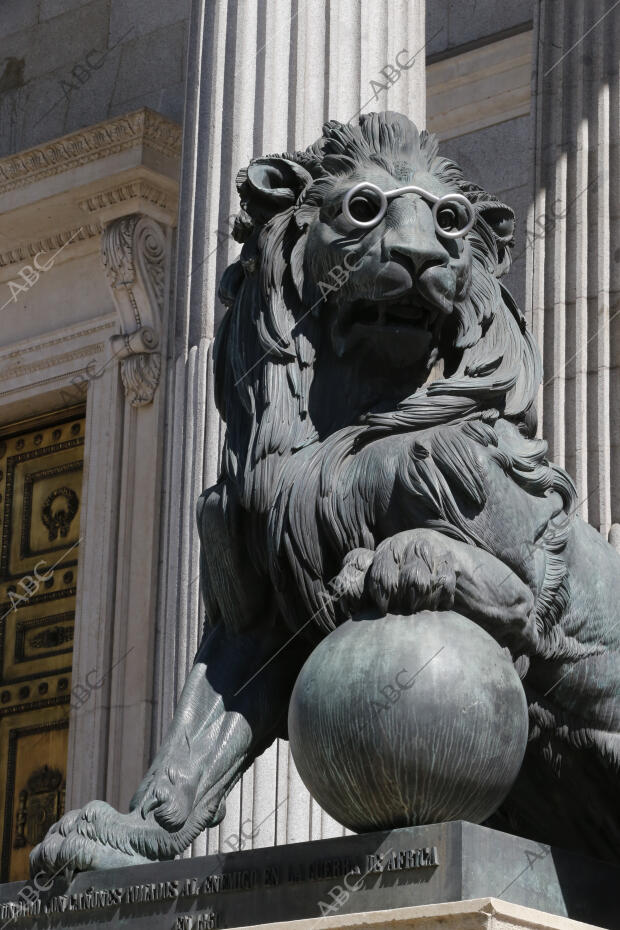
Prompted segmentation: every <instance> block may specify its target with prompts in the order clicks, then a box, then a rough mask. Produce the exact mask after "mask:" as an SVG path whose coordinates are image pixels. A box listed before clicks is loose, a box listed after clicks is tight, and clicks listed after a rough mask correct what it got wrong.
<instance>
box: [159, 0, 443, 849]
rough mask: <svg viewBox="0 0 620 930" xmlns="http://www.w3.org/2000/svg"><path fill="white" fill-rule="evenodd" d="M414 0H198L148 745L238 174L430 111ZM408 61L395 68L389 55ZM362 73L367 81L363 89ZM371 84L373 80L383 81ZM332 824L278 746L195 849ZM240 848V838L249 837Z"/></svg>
mask: <svg viewBox="0 0 620 930" xmlns="http://www.w3.org/2000/svg"><path fill="white" fill-rule="evenodd" d="M424 45H425V39H424V2H423V0H312V2H310V0H259V2H257V3H254V2H251V0H212V2H207V0H193V3H192V15H191V22H190V39H189V58H188V77H187V97H186V109H185V124H184V134H185V135H184V150H183V169H182V179H181V211H180V226H179V241H178V264H177V282H176V319H175V322H174V333H173V334H172V339H171V341H170V346H171V356H170V357H169V359H168V370H169V380H168V388H167V390H168V400H167V404H168V407H167V416H168V426H167V463H166V468H165V472H164V489H165V497H164V526H163V552H162V555H163V557H162V568H161V575H162V587H161V592H160V604H159V630H158V637H159V641H158V644H157V654H158V656H159V665H158V669H157V674H156V701H157V704H158V709H157V714H156V720H155V728H154V734H153V743H154V745H153V748H155V747H156V745H157V744H158V743H159V742H160V740H161V738H162V736H163V733H164V731H165V729H166V727H167V725H168V722H169V720H170V717H171V715H172V712H173V709H174V705H175V702H176V700H177V698H178V695H179V693H180V689H181V687H182V685H183V681H184V679H185V676H186V673H187V669H188V666H189V664H190V663H191V661H192V658H193V656H194V652H195V650H196V646H197V644H198V641H199V638H200V629H201V613H202V611H201V609H200V607H199V584H198V537H197V533H196V528H195V520H194V506H195V502H196V499H197V497H198V495H199V494H200V492H201V491H202V489H203V488H204V487H206V486H207V485H209V484H211V483H213V482H214V480H215V479H216V475H217V469H218V457H219V450H220V438H221V425H220V422H219V418H218V416H217V413H216V411H215V409H214V406H213V389H212V367H211V356H210V349H211V344H212V340H213V336H214V333H215V331H216V327H217V324H218V322H219V320H220V318H221V314H222V307H221V306H220V305H219V304H218V302H217V299H216V291H217V282H218V280H219V278H220V275H221V273H222V271H223V270H224V268H225V267H226V265H227V264H228V263H229V261H230V260H231V259H232V258H233V257H234V255H235V254H237V252H238V245H237V244H236V243H235V242H234V241H233V240H232V239H231V238H230V235H229V233H230V228H231V222H230V219H229V218H230V216H231V214H234V213H236V211H237V209H238V199H237V193H236V190H235V183H234V182H235V176H236V174H237V171H238V170H239V168H241V167H243V166H245V165H247V163H248V161H249V159H250V158H251V157H253V156H257V155H262V154H266V153H269V152H283V151H287V150H291V149H295V148H302V147H304V146H306V145H309V144H310V143H311V142H313V141H314V140H315V139H316V138H317V137H318V136H319V134H320V131H321V126H322V124H323V122H324V121H325V120H326V119H328V118H330V119H331V118H335V119H340V120H342V121H347V120H349V119H353V118H355V117H356V115H357V114H358V113H359V112H361V111H365V112H366V111H372V110H384V109H395V110H403V111H404V112H406V113H407V114H408V115H409V116H410V117H412V118H413V119H414V120H415V121H416V122H417V123H418V124H419V125H420V126H423V125H424V122H425V72H424V59H425V53H424ZM403 49H406V50H407V55H406V56H405V55H404V54H403V55H401V56H400V59H401V61H408V62H409V61H410V60H411V59H412V58H414V57H415V61H413V62H411V64H410V67H409V68H408V69H407V70H403V71H402V72H401V73H400V77H397V76H396V75H397V74H398V72H397V69H396V68H395V67H394V64H395V60H396V56H397V55H398V53H399V52H400V51H401V50H403ZM371 81H375V82H376V83H375V84H374V85H371V83H370V82H371ZM379 85H381V86H382V87H383V89H380V86H379ZM243 825H245V827H244V830H245V834H247V835H248V836H250V835H251V833H252V832H253V833H254V837H253V838H249V839H246V840H245V845H246V846H252V845H254V846H267V845H271V844H273V843H284V842H295V841H301V840H306V839H308V838H319V837H323V836H327V835H332V834H334V833H340V832H342V828H341V827H339V826H338V825H337V824H335V823H334V822H333V821H331V819H330V818H328V817H327V815H325V814H324V813H323V812H322V811H321V810H320V809H319V808H318V806H317V805H316V804H314V803H313V802H312V801H311V800H310V798H309V796H308V794H307V792H306V791H305V789H304V787H303V785H302V784H301V782H300V780H299V777H298V775H297V773H296V772H295V771H294V768H293V765H292V762H291V760H290V757H289V753H288V746H287V744H286V743H281V744H279V745H274V746H272V747H271V749H269V750H268V751H267V752H266V753H265V754H264V755H263V756H261V758H260V759H259V760H258V761H257V762H256V764H255V766H254V768H253V770H252V771H251V772H249V773H248V774H247V775H246V776H245V777H244V778H243V780H242V783H241V784H240V785H239V786H238V787H237V788H236V789H235V791H234V792H233V793H232V794H231V796H230V798H229V801H228V807H227V814H226V818H225V820H224V821H223V823H222V825H221V826H220V827H219V828H218V829H216V830H212V831H210V836H209V837H208V838H206V839H205V838H203V839H201V840H199V841H198V842H197V843H196V844H194V854H200V853H203V852H204V851H205V850H206V849H208V850H209V851H215V850H217V849H218V848H219V847H221V848H223V849H227V848H230V846H231V842H232V841H234V838H235V837H237V836H241V837H242V841H243V837H244V834H243V831H242V826H243ZM238 845H243V842H242V843H241V844H238Z"/></svg>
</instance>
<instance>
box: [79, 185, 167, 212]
mask: <svg viewBox="0 0 620 930" xmlns="http://www.w3.org/2000/svg"><path fill="white" fill-rule="evenodd" d="M171 199H172V198H171V196H170V192H169V191H165V190H163V189H162V188H161V187H158V186H157V185H156V184H151V183H149V182H148V181H145V180H142V179H138V180H136V181H131V182H130V183H128V184H118V185H116V186H115V187H110V188H108V189H107V190H103V191H98V192H97V193H96V194H93V195H92V196H91V197H87V198H86V200H81V201H80V207H81V208H82V209H83V210H85V211H86V212H87V213H97V214H98V213H100V212H101V211H102V210H105V209H106V208H107V207H115V206H116V205H117V204H128V203H129V202H130V201H132V200H146V201H148V202H149V203H152V204H154V205H155V206H157V207H161V208H162V209H163V210H167V209H168V208H169V205H170V200H171Z"/></svg>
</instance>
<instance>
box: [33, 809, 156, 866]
mask: <svg viewBox="0 0 620 930" xmlns="http://www.w3.org/2000/svg"><path fill="white" fill-rule="evenodd" d="M138 829H139V826H138V824H137V823H136V821H135V818H132V816H131V815H130V814H119V813H118V811H116V810H114V808H113V807H110V806H109V805H108V804H105V803H104V802H103V801H91V803H90V804H87V805H86V806H85V807H84V808H82V809H81V810H73V811H69V812H68V813H67V814H65V815H64V816H63V817H62V818H61V819H60V820H59V821H58V823H55V824H54V825H53V826H52V827H51V828H50V829H49V831H48V833H47V835H46V836H45V838H44V839H43V840H42V842H41V843H39V845H38V846H35V848H34V849H33V850H32V853H31V854H30V870H31V874H32V875H33V876H41V875H44V876H46V877H49V878H52V877H54V876H56V875H60V874H61V873H64V875H65V876H66V877H70V876H71V875H72V874H73V873H74V872H83V871H87V870H89V869H109V868H115V867H117V866H125V865H140V864H142V863H145V862H149V861H151V860H150V859H148V858H146V857H145V856H142V855H140V854H138V853H137V852H136V851H135V849H134V848H133V846H132V845H131V833H132V830H133V831H134V832H136V831H137V830H138Z"/></svg>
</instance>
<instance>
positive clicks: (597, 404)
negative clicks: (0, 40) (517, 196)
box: [529, 0, 620, 535]
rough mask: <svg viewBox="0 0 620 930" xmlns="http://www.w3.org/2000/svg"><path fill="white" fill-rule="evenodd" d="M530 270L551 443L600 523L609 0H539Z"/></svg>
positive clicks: (616, 438)
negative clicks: (534, 180)
mask: <svg viewBox="0 0 620 930" xmlns="http://www.w3.org/2000/svg"><path fill="white" fill-rule="evenodd" d="M536 19H537V22H536V30H537V41H536V42H535V48H537V49H538V61H537V67H536V74H535V85H536V86H535V90H536V93H535V98H534V99H535V101H536V191H535V200H534V207H533V210H532V215H531V216H530V222H529V228H530V230H532V235H531V239H530V242H531V245H532V248H531V253H530V256H529V272H530V280H531V282H532V287H531V294H530V298H531V303H530V307H529V311H530V313H531V315H532V322H533V326H534V331H535V333H536V336H537V339H538V341H539V345H540V346H541V349H542V351H543V358H544V386H543V389H542V397H541V402H540V404H539V414H540V420H541V430H542V433H543V435H544V436H545V438H546V439H547V440H548V441H549V443H550V454H551V456H552V458H553V459H555V461H556V462H558V463H559V464H561V465H563V466H564V467H565V468H566V469H567V470H568V471H569V472H570V474H571V475H572V476H573V477H574V478H575V480H576V483H577V491H578V495H579V502H580V503H579V510H580V512H581V514H582V516H583V517H584V518H585V519H587V520H589V522H590V523H592V524H593V525H594V526H596V527H597V528H599V529H600V530H601V532H602V533H604V534H605V535H607V534H608V533H609V530H610V527H611V525H612V523H614V522H617V521H620V430H619V426H620V369H619V366H620V293H619V291H620V261H619V259H620V251H619V249H618V234H619V232H620V221H619V210H618V202H619V197H618V193H619V190H618V186H619V182H620V171H619V168H620V165H619V159H618V155H619V144H618V143H619V127H618V106H619V98H618V84H619V78H618V74H619V72H618V34H619V31H620V6H618V5H617V4H615V3H610V2H609V0H570V3H568V2H567V3H559V2H557V0H540V2H539V4H538V7H537V11H536Z"/></svg>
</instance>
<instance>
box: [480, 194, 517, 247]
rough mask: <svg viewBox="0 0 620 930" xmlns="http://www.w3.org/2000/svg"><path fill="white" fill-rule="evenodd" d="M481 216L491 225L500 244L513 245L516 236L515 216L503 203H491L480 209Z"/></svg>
mask: <svg viewBox="0 0 620 930" xmlns="http://www.w3.org/2000/svg"><path fill="white" fill-rule="evenodd" d="M479 213H480V216H481V217H482V218H483V219H484V220H485V221H486V222H487V223H488V224H489V226H490V227H491V229H492V230H493V235H494V236H495V238H496V239H497V241H498V243H499V244H500V245H503V246H509V245H512V244H513V242H514V234H515V215H514V213H513V211H512V210H511V209H510V207H507V206H506V204H503V203H490V204H488V205H486V204H485V205H484V206H482V207H479Z"/></svg>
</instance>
